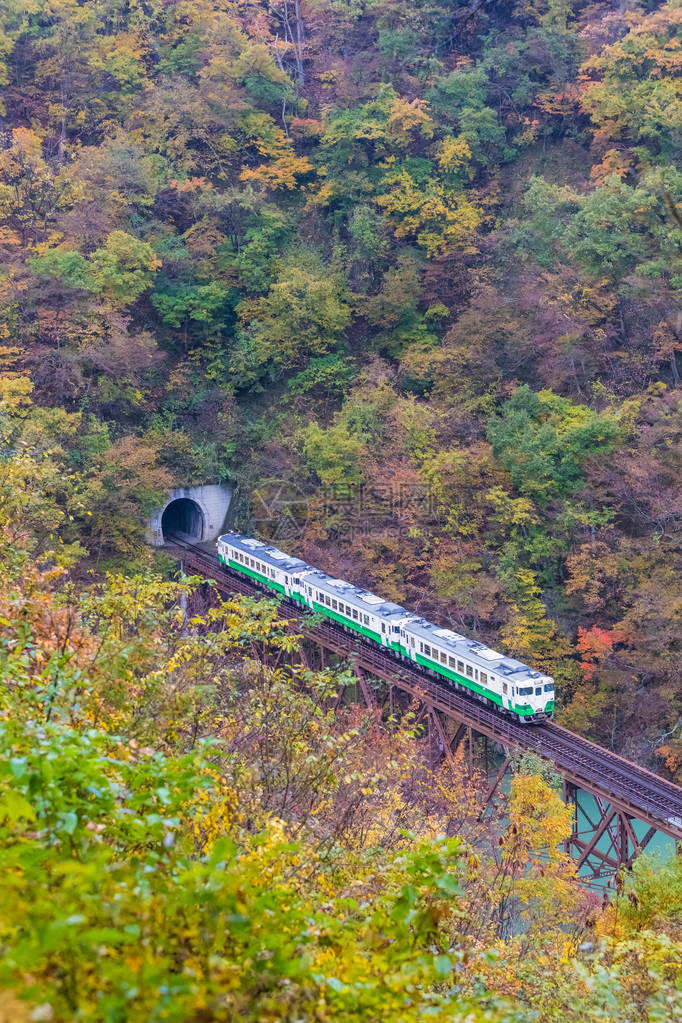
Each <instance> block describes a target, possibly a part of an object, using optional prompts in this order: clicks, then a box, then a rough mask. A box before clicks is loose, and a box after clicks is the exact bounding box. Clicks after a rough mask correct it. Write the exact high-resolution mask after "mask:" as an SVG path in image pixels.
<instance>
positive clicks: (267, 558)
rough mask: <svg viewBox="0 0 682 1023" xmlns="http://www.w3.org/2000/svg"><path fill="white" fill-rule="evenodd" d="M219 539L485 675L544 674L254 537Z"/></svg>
mask: <svg viewBox="0 0 682 1023" xmlns="http://www.w3.org/2000/svg"><path fill="white" fill-rule="evenodd" d="M219 539H220V540H222V541H224V542H225V543H230V544H232V546H233V547H236V548H237V549H238V550H241V551H243V552H244V553H245V554H249V555H251V556H252V557H256V558H259V559H260V560H261V561H263V562H265V563H266V564H268V565H271V566H272V567H273V568H279V569H282V570H284V571H285V572H299V573H300V574H301V575H305V578H306V580H307V581H309V582H314V584H315V586H317V588H318V589H319V590H323V591H324V592H325V593H328V594H329V595H330V596H335V597H337V598H338V597H342V598H343V601H344V603H347V604H350V605H351V606H353V607H356V608H358V609H359V610H361V611H363V612H364V613H365V614H374V615H377V616H379V617H382V618H386V619H393V620H402V619H405V618H406V619H408V620H407V621H406V622H405V623H404V624H403V628H404V630H405V632H409V633H412V634H414V635H416V636H419V637H420V639H422V640H426V641H427V642H429V643H432V644H434V645H436V646H438V647H442V648H443V649H444V650H447V651H449V652H451V653H453V654H457V655H459V657H461V658H463V659H464V660H467V661H469V662H470V663H472V664H475V665H477V666H478V667H480V668H482V669H483V670H484V671H486V670H487V671H495V672H497V674H498V675H503V676H505V677H508V678H510V679H511V680H512V681H514V682H519V681H523V680H524V679H537V678H541V677H542V676H543V672H541V671H536V670H535V669H534V668H530V667H529V666H528V665H527V664H523V663H522V662H521V661H517V660H516V658H514V657H508V656H507V655H505V654H501V653H499V651H497V650H491V648H490V647H488V646H486V645H485V643H480V642H478V640H475V639H468V638H467V637H466V636H462V635H461V633H459V632H454V631H453V630H452V629H442V628H440V626H438V625H434V623H433V622H428V621H426V619H424V618H419V617H418V616H417V615H415V614H414V612H412V611H408V610H407V609H406V608H404V607H401V606H400V605H399V604H394V603H393V601H391V600H385V599H384V598H383V597H378V596H377V595H376V594H374V593H370V592H369V591H368V590H364V589H363V588H362V587H361V586H354V585H353V583H349V582H347V581H346V580H345V579H336V578H335V577H334V576H332V575H327V573H326V572H323V571H322V569H320V568H315V567H314V566H313V565H309V564H308V563H307V562H305V561H302V560H301V558H296V557H294V556H293V555H291V554H285V553H284V551H280V550H279V548H277V547H274V546H273V545H272V544H268V543H265V542H264V541H263V540H256V539H254V538H253V537H250V536H244V535H243V534H242V533H225V534H224V535H223V536H221V537H220V538H219Z"/></svg>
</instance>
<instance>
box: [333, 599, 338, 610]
mask: <svg viewBox="0 0 682 1023" xmlns="http://www.w3.org/2000/svg"><path fill="white" fill-rule="evenodd" d="M338 609H339V605H338V604H337V603H336V601H335V600H334V598H333V597H332V610H333V611H338Z"/></svg>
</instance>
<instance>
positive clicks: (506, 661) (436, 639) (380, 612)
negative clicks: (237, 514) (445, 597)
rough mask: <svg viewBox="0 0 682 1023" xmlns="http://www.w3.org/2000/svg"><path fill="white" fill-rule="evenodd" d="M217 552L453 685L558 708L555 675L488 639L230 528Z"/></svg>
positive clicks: (495, 699) (524, 706) (524, 717)
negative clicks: (499, 649) (439, 623)
mask: <svg viewBox="0 0 682 1023" xmlns="http://www.w3.org/2000/svg"><path fill="white" fill-rule="evenodd" d="M217 546H218V557H219V559H220V562H221V564H222V565H224V566H225V568H227V569H229V570H230V571H232V572H239V573H240V574H242V575H245V576H248V577H249V579H252V580H253V581H254V582H256V583H258V584H259V585H260V586H262V587H263V588H264V589H266V590H271V591H274V592H276V593H279V594H281V595H282V596H286V597H289V598H290V599H291V600H294V601H296V602H297V603H298V604H301V605H302V606H304V607H307V608H310V610H312V611H318V612H319V613H320V614H323V615H325V617H327V618H330V619H332V620H333V621H334V622H337V623H339V624H340V625H342V626H343V627H344V628H345V629H348V630H350V631H351V632H355V633H358V634H359V635H361V636H363V637H364V638H365V639H368V640H371V641H372V642H374V643H376V644H377V645H379V646H381V647H385V648H387V649H389V650H391V651H393V653H395V654H396V655H398V656H399V657H401V658H404V659H406V660H410V661H413V662H414V663H416V664H418V665H420V666H421V667H422V668H425V669H426V670H428V671H430V672H432V673H433V674H434V675H438V676H440V678H441V679H445V680H446V681H447V682H448V683H449V684H450V685H451V686H454V687H455V688H457V689H461V690H466V691H467V692H468V693H470V694H472V695H473V696H475V697H476V698H477V699H479V700H481V701H483V702H485V703H488V704H491V705H494V706H495V707H497V708H498V709H500V710H502V711H504V712H505V713H506V714H511V715H513V716H514V718H515V719H516V720H517V721H523V722H527V723H539V722H542V721H546V720H547V719H548V718H551V716H552V713H553V711H554V680H553V679H551V678H550V677H549V676H547V675H543V674H542V672H540V671H535V670H534V669H533V668H529V667H528V665H527V664H522V663H521V662H520V661H517V660H515V659H514V658H513V657H507V656H506V655H505V654H501V653H498V652H497V651H496V650H491V649H490V648H489V647H487V646H485V644H484V643H479V642H477V641H476V640H472V639H467V638H466V636H461V635H460V634H459V633H457V632H452V631H451V630H450V629H441V628H439V626H437V625H434V624H433V623H432V622H427V621H425V619H423V618H420V617H419V616H418V615H416V614H413V613H412V612H411V611H407V610H406V609H405V608H404V607H400V606H399V605H398V604H394V603H392V602H391V601H389V600H384V598H383V597H377V596H375V594H373V593H368V592H367V590H363V589H362V588H360V587H358V586H354V585H353V584H352V583H348V582H345V581H344V580H343V579H334V578H333V577H332V576H330V575H327V574H326V572H322V571H321V570H320V569H319V568H314V567H313V566H312V565H308V564H306V562H305V561H301V559H300V558H295V557H293V556H291V555H289V554H285V553H284V552H283V551H280V550H278V549H277V548H276V547H273V546H272V545H271V544H267V543H263V542H262V541H261V540H254V539H253V538H252V537H248V536H242V534H241V533H226V534H225V535H224V536H221V537H220V538H219V539H218V544H217Z"/></svg>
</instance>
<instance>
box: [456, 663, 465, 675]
mask: <svg viewBox="0 0 682 1023" xmlns="http://www.w3.org/2000/svg"><path fill="white" fill-rule="evenodd" d="M457 671H458V672H459V673H460V675H463V674H464V661H457Z"/></svg>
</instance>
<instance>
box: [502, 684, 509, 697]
mask: <svg viewBox="0 0 682 1023" xmlns="http://www.w3.org/2000/svg"><path fill="white" fill-rule="evenodd" d="M502 692H503V693H504V695H505V696H506V695H507V692H508V686H507V683H506V682H503V683H502Z"/></svg>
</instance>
